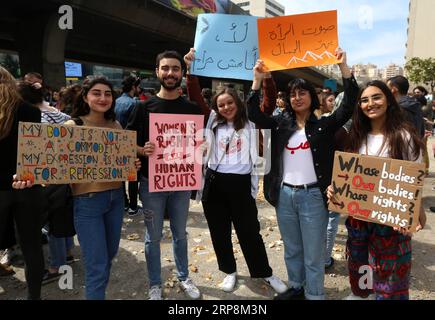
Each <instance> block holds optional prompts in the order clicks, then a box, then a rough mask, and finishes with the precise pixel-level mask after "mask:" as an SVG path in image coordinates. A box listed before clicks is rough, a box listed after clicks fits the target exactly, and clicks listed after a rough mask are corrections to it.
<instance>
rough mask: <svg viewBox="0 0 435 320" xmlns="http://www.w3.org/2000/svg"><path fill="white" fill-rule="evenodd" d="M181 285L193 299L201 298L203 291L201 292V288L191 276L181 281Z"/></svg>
mask: <svg viewBox="0 0 435 320" xmlns="http://www.w3.org/2000/svg"><path fill="white" fill-rule="evenodd" d="M180 287H181V289H183V291H184V292H185V293H186V294H187V295H188V296H189V297H190V298H191V299H199V297H200V296H201V292H199V289H198V288H197V287H196V286H195V284H194V283H193V281H192V279H190V278H187V279H186V280H184V281H180Z"/></svg>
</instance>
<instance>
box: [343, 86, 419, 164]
mask: <svg viewBox="0 0 435 320" xmlns="http://www.w3.org/2000/svg"><path fill="white" fill-rule="evenodd" d="M368 87H376V88H378V89H380V90H381V91H382V93H383V94H384V95H385V97H386V98H387V111H386V121H385V125H384V136H385V139H386V140H385V142H386V144H387V146H388V147H389V156H390V157H391V158H393V159H400V160H417V159H418V157H419V156H420V150H422V149H423V143H422V141H421V139H420V137H419V136H418V135H417V131H416V129H415V128H414V127H412V126H411V125H410V124H409V123H408V122H407V121H406V119H405V116H404V114H403V112H404V111H402V109H401V108H400V107H399V105H398V103H397V101H396V99H395V98H394V96H393V94H392V93H391V91H390V89H389V88H388V87H387V85H386V84H385V83H383V82H382V81H379V80H373V81H369V82H368V83H367V84H366V85H365V86H364V87H363V88H362V89H361V91H360V93H359V95H358V101H359V99H360V98H361V95H362V93H363V92H364V90H366V89H367V88H368ZM371 130H372V126H371V122H370V119H369V118H368V117H367V116H366V115H365V114H364V113H363V111H362V110H361V108H360V107H359V106H358V107H357V108H355V111H354V113H353V116H352V126H351V128H350V132H349V137H348V139H347V142H346V146H345V151H349V152H358V150H359V149H360V148H361V146H362V145H363V144H364V143H366V139H367V135H368V134H369V132H370V131H371ZM406 132H407V133H409V135H410V138H411V144H410V143H409V141H406V139H405V138H406V134H405V133H406ZM410 148H413V149H412V150H411V151H412V152H411V154H412V156H413V157H414V159H404V156H405V155H408V154H410V152H409V149H410Z"/></svg>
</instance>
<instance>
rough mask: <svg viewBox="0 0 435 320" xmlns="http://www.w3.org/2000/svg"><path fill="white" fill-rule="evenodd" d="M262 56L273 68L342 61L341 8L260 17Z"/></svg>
mask: <svg viewBox="0 0 435 320" xmlns="http://www.w3.org/2000/svg"><path fill="white" fill-rule="evenodd" d="M257 24H258V46H259V52H260V59H262V60H263V61H264V64H265V66H266V67H267V69H268V70H269V71H274V70H284V69H292V68H301V67H309V66H318V65H323V64H336V63H339V62H340V61H338V60H337V59H336V58H335V55H334V51H335V49H336V48H337V47H338V32H337V11H336V10H333V11H323V12H313V13H306V14H296V15H291V16H281V17H273V18H264V19H258V20H257Z"/></svg>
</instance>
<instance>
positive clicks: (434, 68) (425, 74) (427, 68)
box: [405, 58, 435, 93]
mask: <svg viewBox="0 0 435 320" xmlns="http://www.w3.org/2000/svg"><path fill="white" fill-rule="evenodd" d="M405 69H406V72H407V73H408V77H409V79H410V80H411V81H412V82H414V83H424V84H426V85H430V88H431V91H432V93H433V92H434V88H435V59H434V58H428V59H420V58H412V59H410V60H409V61H408V62H407V63H406V64H405Z"/></svg>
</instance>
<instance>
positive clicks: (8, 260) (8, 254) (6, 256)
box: [0, 249, 17, 266]
mask: <svg viewBox="0 0 435 320" xmlns="http://www.w3.org/2000/svg"><path fill="white" fill-rule="evenodd" d="M16 256H17V253H16V251H15V250H14V249H6V250H5V251H4V252H3V257H2V258H1V260H0V263H1V264H3V265H5V266H10V265H11V264H12V259H13V258H15V257H16Z"/></svg>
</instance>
